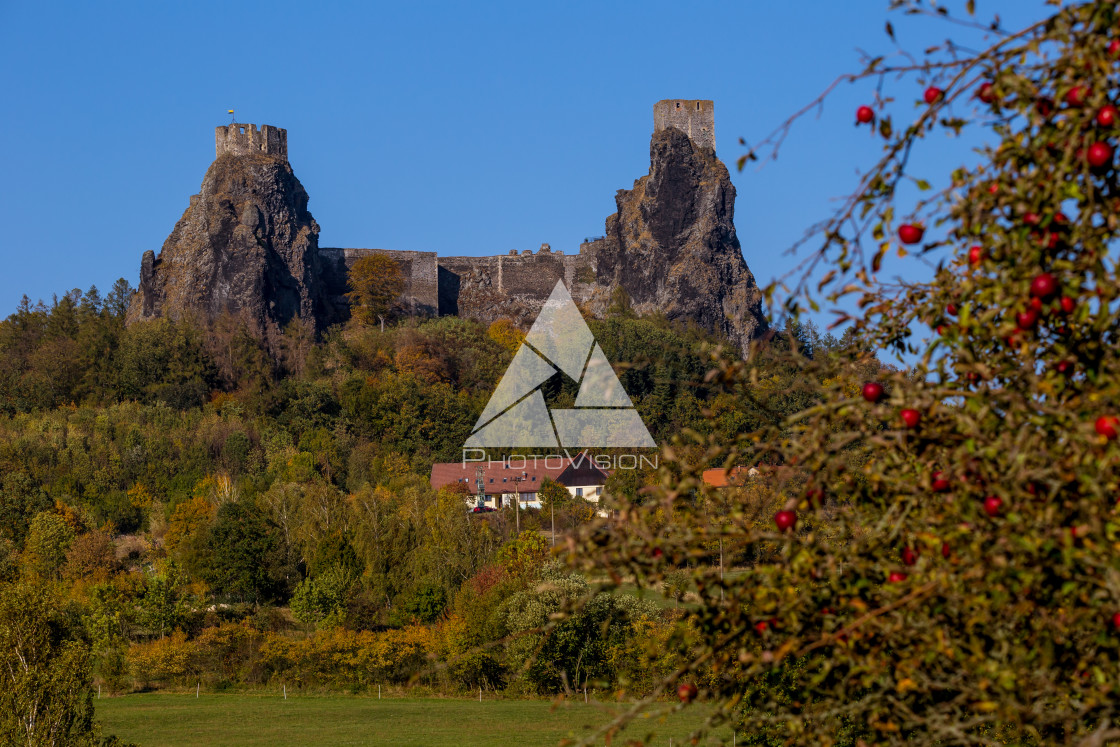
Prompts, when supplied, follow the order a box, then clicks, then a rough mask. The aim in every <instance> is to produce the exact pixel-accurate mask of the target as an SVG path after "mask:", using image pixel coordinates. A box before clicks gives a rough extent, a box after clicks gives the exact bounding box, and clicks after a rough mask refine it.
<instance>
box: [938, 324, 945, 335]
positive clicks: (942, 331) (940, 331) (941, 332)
mask: <svg viewBox="0 0 1120 747" xmlns="http://www.w3.org/2000/svg"><path fill="white" fill-rule="evenodd" d="M946 331H947V330H946V329H945V325H944V324H938V325H937V336H938V337H944V336H945V332H946Z"/></svg>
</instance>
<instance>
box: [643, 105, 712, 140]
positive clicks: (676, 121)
mask: <svg viewBox="0 0 1120 747" xmlns="http://www.w3.org/2000/svg"><path fill="white" fill-rule="evenodd" d="M666 127H676V128H677V129H678V130H680V131H681V132H683V133H684V134H686V135H688V138H689V140H691V141H692V142H694V143H696V144H697V145H699V146H700V147H702V148H711V149H712V150H715V149H716V106H715V103H714V102H712V101H708V100H707V99H662V100H661V101H658V102H657V103H656V104H654V105H653V131H654V133H657V132H660V131H661V130H664V129H665V128H666Z"/></svg>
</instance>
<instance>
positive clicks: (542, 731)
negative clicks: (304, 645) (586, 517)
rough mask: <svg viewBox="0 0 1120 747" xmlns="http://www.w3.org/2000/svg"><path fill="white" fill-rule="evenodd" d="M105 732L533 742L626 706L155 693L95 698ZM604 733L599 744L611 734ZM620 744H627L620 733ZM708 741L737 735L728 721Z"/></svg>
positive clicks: (545, 741)
mask: <svg viewBox="0 0 1120 747" xmlns="http://www.w3.org/2000/svg"><path fill="white" fill-rule="evenodd" d="M94 702H95V703H96V705H97V717H98V718H99V719H101V721H102V723H103V725H104V733H105V734H115V735H117V736H118V737H120V738H121V739H123V740H125V741H131V742H135V743H137V744H140V745H143V746H144V747H149V746H152V747H155V746H158V747H176V746H177V745H268V747H281V746H282V745H367V744H368V745H401V746H403V745H417V747H419V746H421V745H423V747H429V746H430V745H510V746H511V747H512V746H513V745H517V747H530V746H532V745H548V746H554V745H557V744H559V742H560V741H561V740H563V739H565V738H567V737H576V738H578V737H582V736H586V735H588V734H590V733H591V731H592V730H593V729H594V728H595V727H598V726H600V725H602V724H604V723H606V722H607V721H609V720H610V719H611V716H612V713H613V712H614V709H615V708H617V707H618V706H616V705H608V704H603V703H595V702H592V703H589V704H584V703H582V702H570V703H564V704H562V705H559V706H555V707H554V706H553V704H552V703H551V702H549V701H540V700H485V699H484V700H483V702H481V703H479V702H478V701H477V700H453V699H442V698H384V699H382V700H378V699H377V697H376V696H375V697H373V698H369V697H357V696H346V695H330V696H308V695H300V696H295V695H292V694H289V696H288V699H287V700H284V699H283V698H282V697H280V696H279V695H259V694H243V693H223V694H207V695H203V696H202V697H200V698H198V699H197V700H196V699H195V696H194V693H190V694H186V695H180V694H167V693H153V694H143V695H126V696H123V697H119V698H101V699H99V700H96V701H94ZM706 715H707V711H706V710H703V709H702V707H701V706H697V707H694V708H689V709H686V710H685V711H683V712H680V713H675V714H672V715H670V716H668V717H666V718H665V719H661V718H643V719H640V720H639V721H638V722H637V723H636V725H635V726H632V727H631V728H629V729H627V730H626V731H625V732H624V733H623V735H622V736H623V737H625V738H629V739H635V738H641V737H644V736H645V735H646V734H647V733H650V732H654V733H656V734H657V737H656V738H655V739H654V740H653V741H652V742H651V744H654V745H668V744H669V743H670V741H669V740H670V738H671V739H672V744H674V745H682V746H683V745H685V744H687V743H688V742H687V738H688V735H689V734H690V733H691V732H692V730H693V729H695V728H697V727H699V726H700V725H701V723H702V722H703V719H704V717H705V716H706ZM603 743H604V742H603V740H602V739H600V740H599V741H598V744H603ZM613 743H614V744H616V745H619V744H624V743H625V741H624V740H623V739H619V738H618V737H616V738H615V739H614V740H613ZM701 744H709V745H715V744H731V730H730V729H729V728H727V727H721V728H720V729H719V730H718V731H717V732H716V733H714V734H712V735H710V736H709V737H708V739H707V741H704V742H701Z"/></svg>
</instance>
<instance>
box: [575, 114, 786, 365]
mask: <svg viewBox="0 0 1120 747" xmlns="http://www.w3.org/2000/svg"><path fill="white" fill-rule="evenodd" d="M615 204H616V205H617V206H618V212H617V213H615V214H614V215H611V216H610V217H609V218H607V224H606V237H605V238H603V239H601V240H600V241H598V242H596V244H597V245H598V246H597V247H596V255H597V256H596V265H597V267H596V270H597V276H598V283H599V285H600V286H606V287H607V288H609V289H613V288H614V287H622V288H624V289H625V290H626V292H627V293H628V294H629V295H630V299H631V302H632V304H633V306H634V309H635V310H636V311H637V312H638V313H649V312H660V313H663V314H665V315H666V316H667V317H668V318H669V319H674V320H694V321H695V322H697V323H698V324H700V325H701V326H703V327H705V328H706V329H709V330H712V331H714V332H720V333H722V334H724V335H726V336H727V337H729V338H730V339H731V340H732V341H733V342H734V343H735V344H736V345H737V346H738V347H739V348H740V350H742V351H743V352H746V349H747V346H748V345H749V344H750V342H751V340H753V339H754V338H756V337H758V336H759V335H760V334H761V333H762V332H764V331H765V330H766V319H765V317H764V316H763V313H762V292H761V290H760V289H759V287H758V285H757V283H756V282H755V279H754V275H752V274H751V271H750V269H748V267H747V263H746V261H745V260H744V259H743V252H742V248H741V247H740V245H739V239H738V237H737V236H736V235H735V224H734V215H735V187H734V185H732V184H731V178H730V176H729V174H728V173H727V167H726V166H724V165H723V163H722V162H721V161H720V160H719V159H718V158H716V154H715V150H713V149H712V148H707V147H703V146H700V145H697V144H696V143H694V142H693V141H692V140H690V139H689V137H688V135H687V134H685V133H684V132H683V131H681V130H679V129H677V128H675V127H667V128H665V129H661V130H658V131H657V132H655V133H654V134H653V139H652V141H651V142H650V168H649V174H648V175H647V176H643V177H642V178H641V179H639V180H637V181H636V182H635V183H634V188H633V189H629V190H619V191H618V193H617V195H616V196H615Z"/></svg>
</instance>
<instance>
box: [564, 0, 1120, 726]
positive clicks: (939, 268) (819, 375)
mask: <svg viewBox="0 0 1120 747" xmlns="http://www.w3.org/2000/svg"><path fill="white" fill-rule="evenodd" d="M900 7H903V8H904V9H906V10H915V9H917V10H919V11H921V10H922V8H923V5H920V4H917V3H907V4H905V5H901V6H900ZM924 7H925V8H926V9H927V11H928V14H932V15H940V14H939V13H938V12H937V11H936V10H932V9H930V4H928V3H927V4H924ZM919 14H920V13H919ZM943 49H944V50H945V52H944V53H943V55H946V56H947V58H944V59H943V58H940V57H939V58H937V59H934V60H932V61H929V62H927V61H924V60H917V61H914V62H909V61H907V62H906V63H904V64H901V65H899V66H896V67H890V66H885V65H883V64H882V62H881V61H880V60H873V61H872V62H871V63H869V64H868V65H867V68H866V69H865V70H864V71H863V72H862V73H860V74H856V75H853V76H846V77H841V78H838V79H837V80H838V81H846V80H853V81H856V82H859V81H868V82H871V81H875V82H877V84H878V85H879V86H881V87H883V86H886V85H887V82H886V79H885V78H884V76H888V77H891V78H892V82H891V84H890V85H891V86H892V87H893V86H904V85H906V84H907V82H908V81H910V80H912V79H913V78H914V77H920V76H926V75H940V76H941V80H940V81H933V82H935V83H936V85H930V83H931V81H929V80H923V81H922V85H923V86H924V87H925V91H924V92H923V93H922V103H920V104H919V106H920V107H921V113H920V114H919V116H918V117H917V119H916V120H915V121H914V122H913V123H912V124H911V125H909V126H907V127H906V128H904V129H901V130H896V128H895V127H894V125H893V123H892V122H891V120H890V114H889V113H888V111H887V109H888V107H889V103H890V102H891V101H892V99H891V98H890V97H889V96H885V95H883V94H882V93H880V94H878V95H877V100H876V101H877V105H876V106H877V108H872V107H871V106H867V109H870V110H871V111H870V114H869V113H868V111H866V110H865V109H863V108H861V109H857V111H856V121H857V123H858V124H859V126H872V125H875V126H877V130H876V131H877V132H878V135H879V136H880V137H882V138H883V140H884V152H883V154H882V157H881V158H880V159H879V160H878V162H877V163H876V164H875V166H874V167H873V168H872V169H871V170H870V171H869V172H868V173H866V174H865V175H864V176H863V177H862V178H861V179H860V180H859V183H858V185H857V190H856V192H855V193H854V194H853V195H851V196H850V197H849V198H848V199H847V200H845V201H844V202H843V203H842V205H841V207H840V209H839V211H838V212H837V213H836V214H835V215H834V216H833V217H832V218H830V219H828V220H826V221H824V222H823V223H821V224H820V225H819V226H817V227H815V231H816V233H815V234H814V235H816V236H819V237H820V240H821V248H820V249H819V250H818V251H816V252H814V253H813V254H812V255H811V256H810V257H808V258H807V259H806V260H805V261H804V262H803V263H802V264H801V265H800V266H799V271H800V272H802V273H805V274H804V275H803V276H802V277H801V278H800V279H799V280H798V281H797V282H796V283H793V284H792V291H791V293H792V295H791V298H796V299H797V300H796V301H795V302H790V303H789V304H788V309H789V311H790V312H791V314H790V316H789V318H788V320H787V321H788V330H787V331H788V334H787V335H785V336H780V337H777V338H774V339H772V340H769V341H765V342H761V343H759V344H758V345H757V346H756V348H755V349H754V350H753V353H752V357H751V358H749V359H748V360H745V361H728V360H720V361H717V367H716V370H715V372H713V373H711V374H709V376H708V378H707V380H706V381H707V383H708V385H709V386H710V388H711V389H712V390H713V391H715V392H718V398H719V400H718V401H719V404H718V406H715V405H713V406H712V407H709V408H708V414H709V416H710V417H709V421H708V423H707V424H706V426H705V428H697V429H695V430H694V431H692V432H688V433H682V434H681V436H680V437H679V438H677V439H675V440H674V442H673V443H672V445H671V447H669V448H666V449H665V450H664V453H663V462H662V465H661V471H660V475H659V484H658V485H656V486H652V487H650V488H648V489H647V490H646V491H645V492H643V493H642V494H641V499H640V500H639V501H635V502H633V503H624V504H623V505H621V506H620V509H621V510H620V518H619V519H618V520H608V521H604V522H602V523H601V524H600V525H598V526H596V527H594V528H593V529H588V531H587V534H586V535H584V536H583V539H582V540H581V542H580V543H577V544H574V545H573V547H572V550H571V553H570V559H571V561H572V562H573V563H575V564H576V565H579V566H582V567H583V568H584V569H585V570H587V571H588V572H594V573H596V574H597V575H598V576H599V577H607V578H610V579H613V581H612V582H611V583H614V584H618V583H621V581H622V579H626V580H627V581H632V582H633V583H635V584H637V585H638V586H639V587H642V588H649V589H658V588H660V586H661V584H662V583H663V582H664V581H665V580H666V579H667V578H675V577H677V576H679V574H681V573H682V572H684V573H687V574H688V575H689V577H690V579H691V592H690V593H691V594H692V595H693V597H694V599H695V600H696V601H695V604H694V606H692V607H691V608H689V609H688V611H687V612H682V613H680V614H679V615H678V616H677V618H674V620H677V621H676V622H673V623H672V624H671V625H667V626H666V628H665V630H664V632H663V633H661V634H659V635H660V636H661V637H658V638H656V648H657V651H658V656H659V657H662V658H661V659H659V661H664V662H665V669H664V670H663V672H662V675H661V676H660V678H659V679H658V681H659V682H660V686H659V687H658V691H659V692H660V693H661V694H662V695H663V696H665V697H668V696H671V695H672V696H676V695H679V693H677V692H676V691H677V689H679V688H681V687H683V686H686V685H687V686H690V687H689V688H688V689H687V691H686V692H685V693H684V696H681V697H680V698H678V699H681V700H682V701H684V702H686V703H692V702H693V701H694V700H706V701H707V702H709V703H711V704H712V705H713V707H714V716H713V719H714V720H713V721H712V723H715V722H716V721H718V720H719V719H724V718H726V719H730V720H731V722H732V724H733V725H734V726H735V727H736V728H737V729H738V731H739V733H740V734H741V735H743V736H744V737H748V736H749V738H750V739H752V740H754V741H755V743H772V744H836V745H838V744H849V745H857V744H860V743H861V742H862V743H864V744H882V745H909V744H932V743H937V744H947V745H948V744H964V745H972V744H976V745H980V744H985V745H986V744H1067V745H1078V744H1099V743H1103V742H1104V741H1106V740H1109V739H1113V738H1115V735H1116V730H1115V728H1114V727H1113V724H1116V723H1118V721H1120V581H1118V579H1120V553H1118V552H1117V548H1120V509H1118V507H1117V503H1118V499H1120V348H1118V346H1117V345H1116V341H1117V339H1118V335H1120V278H1118V277H1117V265H1116V261H1115V258H1114V256H1112V254H1111V253H1110V252H1111V250H1112V249H1113V248H1114V247H1115V246H1116V238H1117V231H1118V230H1120V219H1118V217H1117V216H1118V215H1120V183H1118V173H1117V169H1116V167H1115V153H1114V148H1115V142H1116V139H1117V136H1118V135H1120V122H1118V120H1120V109H1118V108H1117V107H1118V102H1120V9H1118V8H1117V6H1116V4H1115V3H1113V2H1105V1H1104V0H1098V1H1096V2H1084V3H1080V4H1077V5H1071V6H1069V7H1065V8H1060V9H1057V10H1056V11H1055V12H1054V14H1053V15H1052V16H1051V17H1050V18H1048V19H1046V20H1044V21H1042V22H1040V23H1037V24H1033V25H1031V26H1029V27H1028V28H1026V29H1023V30H1020V31H1017V32H1014V33H1005V34H1003V35H1001V36H1000V38H999V39H998V40H997V41H995V42H994V43H992V44H991V45H990V46H988V47H986V48H984V49H982V50H981V51H979V52H977V53H968V52H967V51H966V50H965V49H964V48H963V47H962V46H960V45H957V44H954V43H951V42H950V43H948V44H947V45H945V47H944V48H943ZM898 74H901V75H902V77H901V78H896V77H895V76H897V75H898ZM835 86H836V84H834V85H833V86H830V87H829V89H828V90H827V91H826V92H825V95H826V94H827V93H828V92H831V91H832V90H834V89H835ZM823 98H824V95H822V97H821V98H820V99H819V100H817V101H815V102H814V104H813V105H811V106H809V107H805V108H804V109H803V110H801V111H800V112H798V113H796V114H795V116H794V117H791V118H790V120H788V121H787V122H786V123H783V125H782V126H780V127H779V128H777V129H776V130H775V131H774V133H772V135H771V136H770V138H768V139H767V140H764V141H763V147H764V148H769V147H771V146H773V147H774V149H775V151H776V149H777V148H778V147H780V145H781V144H782V142H783V140H784V138H785V136H786V135H787V134H788V132H789V129H790V126H791V125H792V123H793V122H794V121H796V120H797V119H798V118H799V117H801V116H802V115H803V114H805V113H807V112H808V111H810V110H811V109H812V108H813V106H816V105H819V104H820V103H821V102H823ZM966 103H967V105H968V106H975V107H976V111H975V112H974V113H973V114H972V115H970V116H969V117H967V118H961V117H959V116H958V113H957V112H953V111H952V108H953V107H956V108H961V109H962V110H963V107H964V105H965V104H966ZM966 128H973V129H981V130H983V131H984V132H986V133H988V137H989V140H990V141H991V145H989V146H985V147H983V148H981V149H980V151H979V152H978V160H977V163H976V164H975V165H974V166H970V167H960V168H957V169H955V170H953V171H952V173H951V174H950V175H949V180H948V181H949V182H950V186H949V187H948V188H946V189H943V190H940V191H934V190H933V189H931V188H928V186H929V185H927V184H926V183H925V182H924V181H922V180H919V179H914V183H915V185H916V186H917V187H918V189H919V191H920V192H921V193H922V194H923V195H925V197H923V198H922V199H921V200H920V201H919V202H918V203H917V204H916V205H902V204H900V201H901V195H902V193H903V190H901V189H900V187H901V185H902V184H903V183H904V182H903V180H904V179H911V178H913V177H912V176H911V175H910V174H909V173H908V164H909V161H910V159H911V157H912V156H913V154H914V153H916V152H917V151H918V149H920V148H925V149H930V148H933V147H934V146H933V145H932V144H931V143H930V142H929V141H928V140H927V139H926V136H927V135H928V134H929V133H930V132H933V131H936V130H946V131H948V132H950V133H953V134H955V133H957V132H960V131H963V130H964V129H966ZM752 153H753V154H754V155H755V157H757V156H758V154H760V153H762V151H759V150H758V149H757V148H756V149H755V150H754V151H752ZM944 160H945V159H942V161H944ZM898 216H908V217H906V218H904V219H899V218H898ZM870 240H874V242H875V243H876V251H875V252H866V251H865V250H864V249H863V244H865V243H866V242H868V241H870ZM804 241H805V240H804V239H803V240H802V243H803V242H804ZM892 248H902V249H904V250H905V251H907V252H914V253H915V254H916V255H917V256H918V257H919V259H923V260H924V261H926V262H927V263H928V264H927V271H926V272H927V276H926V277H925V278H923V279H922V280H921V281H920V282H907V281H902V280H897V281H892V282H884V281H880V280H879V279H878V278H877V272H878V270H879V263H880V262H881V261H882V257H883V255H884V253H885V252H886V251H888V250H889V249H892ZM818 270H819V271H827V272H826V274H825V276H824V278H823V279H822V280H818V281H816V284H814V285H810V283H809V274H810V273H815V272H817V271H818ZM769 290H770V292H771V297H772V295H773V292H774V290H775V288H774V287H771V288H770V289H769ZM848 294H856V296H857V299H858V304H857V308H858V311H852V310H846V311H845V310H841V318H843V317H844V315H846V316H848V317H849V318H850V320H851V325H850V326H849V329H848V330H847V331H846V332H845V334H844V336H843V337H842V338H840V339H835V338H832V337H828V338H822V337H819V336H816V337H814V336H813V334H812V333H811V330H810V329H809V328H807V327H805V326H802V325H800V324H799V322H798V320H797V317H796V313H795V312H797V311H798V310H799V309H800V307H801V305H802V304H803V303H809V304H810V305H811V304H813V303H816V302H817V300H818V299H819V298H821V297H822V296H823V298H825V299H831V300H832V301H833V302H836V301H839V300H841V299H844V298H846V297H848ZM924 330H929V332H928V333H927V332H924ZM806 351H808V352H806ZM884 351H887V352H891V353H893V354H895V355H896V356H898V357H899V360H900V364H901V365H900V367H898V368H892V367H889V366H887V365H885V364H883V363H881V362H880V361H879V355H880V354H881V353H882V352H884ZM734 467H744V468H745V467H752V468H754V470H755V472H754V473H753V476H751V477H747V478H744V479H742V480H740V481H738V482H735V483H733V484H732V485H731V486H729V487H726V488H715V487H713V486H711V485H708V484H707V483H706V482H705V480H704V478H703V471H704V470H705V469H706V468H720V469H722V470H724V471H725V474H728V475H731V474H735V473H734V471H733V468H734ZM608 585H609V584H608ZM678 618H679V619H678ZM633 713H634V712H630V713H628V714H625V715H623V716H622V717H621V720H625V719H626V718H629V717H631V716H632V715H633ZM617 723H620V722H617ZM617 723H616V725H617ZM740 741H741V742H742V741H744V740H743V739H740Z"/></svg>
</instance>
